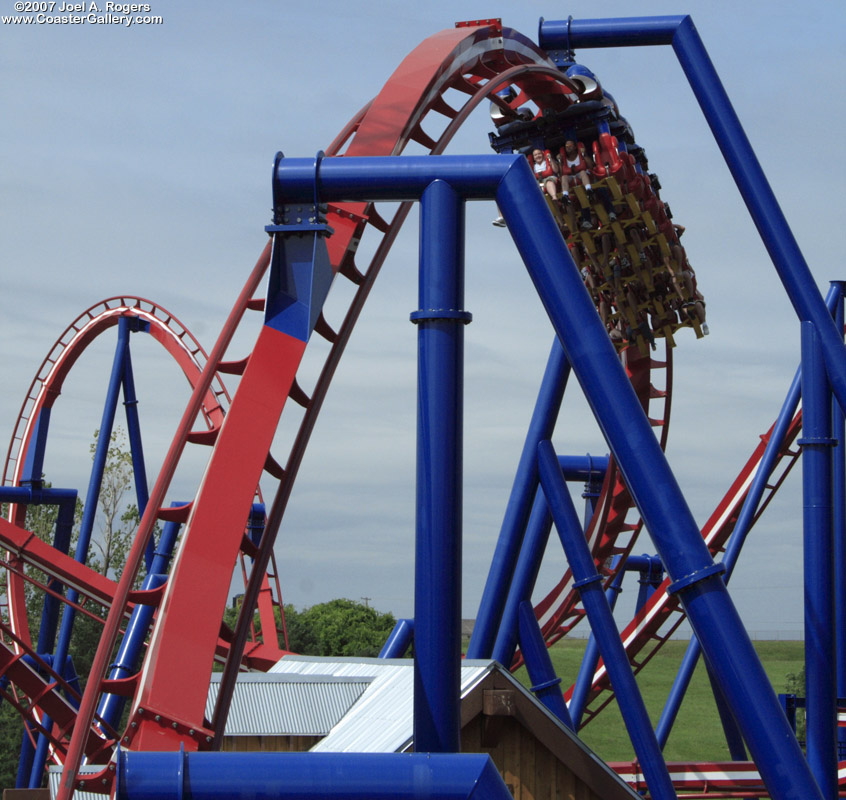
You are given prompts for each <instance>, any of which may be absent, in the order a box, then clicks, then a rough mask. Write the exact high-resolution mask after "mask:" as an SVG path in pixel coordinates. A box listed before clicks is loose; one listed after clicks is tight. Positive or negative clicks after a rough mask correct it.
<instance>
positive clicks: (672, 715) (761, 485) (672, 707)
mask: <svg viewBox="0 0 846 800" xmlns="http://www.w3.org/2000/svg"><path fill="white" fill-rule="evenodd" d="M825 305H826V308H827V309H828V310H829V311H830V312H831V313H835V310H836V309H839V310H840V313H841V316H842V308H843V287H842V285H841V284H840V283H839V282H832V285H831V288H830V289H829V292H828V294H827V295H826V298H825ZM838 326H839V328H840V329H842V328H843V322H842V319H841V321H840V322H839V323H838ZM800 378H801V369H797V370H796V375H795V376H794V378H793V381H792V383H791V384H790V389H788V391H787V396H786V397H785V398H784V402H783V403H782V406H781V410H780V411H779V414H778V417H777V418H776V421H775V424H774V425H773V428H772V431H771V432H770V438H769V441H768V442H767V446H766V448H764V454H763V455H762V456H761V461H760V463H759V464H758V469H757V470H756V471H755V477H754V478H753V479H752V483H751V484H750V485H749V490H748V491H747V493H746V499H745V500H744V501H743V508H742V509H741V510H740V514H739V515H738V517H737V522H736V523H735V525H734V530H733V531H732V534H731V539H729V543H728V547H726V553H725V556H723V561H722V563H723V564H725V566H726V574H725V582H726V583H728V582H729V580H730V579H731V574H732V572H733V571H734V566H735V564H736V563H737V560H738V558H740V551H741V549H742V548H743V543H744V542H745V541H746V536H747V535H748V534H749V531H750V530H751V528H752V524H753V522H754V519H755V514H756V513H757V511H758V506H759V504H760V502H761V498H762V497H763V495H764V490H765V489H766V488H767V483H768V482H769V479H770V475H771V474H772V471H773V468H774V467H775V462H776V458H778V454H779V451H780V450H781V447H782V444H783V443H784V437H785V435H786V434H787V429H788V428H789V427H790V423H791V421H792V420H793V416H794V415H795V414H796V409H797V408H798V406H799V383H800ZM834 410H835V413H837V412H838V411H839V406H836V405H835V407H834ZM841 416H842V415H841ZM836 512H837V505H835V513H836ZM836 544H837V541H836V540H835V545H836ZM844 561H846V548H844ZM844 590H846V584H844ZM844 607H846V601H844ZM838 646H839V645H838ZM701 652H702V648H701V647H700V645H699V641H698V640H697V638H696V637H695V636H693V637H692V638H691V640H690V643H689V644H688V647H687V651H686V652H685V655H684V658H683V659H682V663H681V666H680V667H679V671H678V674H677V675H676V679H675V681H673V686H672V688H671V689H670V694H669V695H668V697H667V702H666V703H665V704H664V710H663V711H662V712H661V719H660V720H659V721H658V725H657V727H656V729H655V730H656V733H657V735H658V741H659V742H660V744H661V747H662V748H663V747H664V745H665V744H666V743H667V739H668V738H669V735H670V731H671V730H672V727H673V723H674V722H675V719H676V716H677V714H678V712H679V707H680V706H681V703H682V700H683V699H684V695H685V692H686V691H687V687H688V685H689V684H690V679H691V677H692V675H693V671H694V669H695V668H696V663H697V661H698V660H699V655H700V653H701ZM844 688H846V680H844ZM838 691H840V690H839V688H838ZM840 696H841V697H842V696H843V695H840Z"/></svg>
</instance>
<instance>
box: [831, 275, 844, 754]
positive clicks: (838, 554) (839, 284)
mask: <svg viewBox="0 0 846 800" xmlns="http://www.w3.org/2000/svg"><path fill="white" fill-rule="evenodd" d="M843 290H844V282H843V281H832V282H831V291H832V292H836V294H837V305H836V307H835V311H834V324H835V325H836V326H837V330H839V331H842V330H843V322H844V311H843ZM831 432H832V436H833V437H834V439H835V440H836V442H837V444H836V445H835V446H834V453H833V458H834V464H833V470H834V520H833V525H834V604H835V617H834V619H835V623H834V624H835V633H834V638H835V642H836V645H837V697H838V699H839V698H841V697H846V415H844V414H843V410H842V409H841V408H840V406H839V405H838V404H837V403H833V404H832V421H831ZM837 742H838V748H837V750H838V760H839V759H840V752H841V750H842V748H843V747H844V744H846V728H841V727H840V725H838V726H837Z"/></svg>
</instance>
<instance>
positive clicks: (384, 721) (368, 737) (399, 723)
mask: <svg viewBox="0 0 846 800" xmlns="http://www.w3.org/2000/svg"><path fill="white" fill-rule="evenodd" d="M495 668H496V662H494V661H471V660H465V661H462V663H461V696H462V697H464V696H465V695H466V694H468V693H469V692H470V691H471V690H472V689H473V687H474V686H475V685H476V684H477V683H478V682H479V681H480V680H482V678H484V677H485V675H487V674H488V672H490V671H491V670H492V669H495ZM270 672H271V673H274V674H280V673H289V674H298V675H320V674H323V675H332V676H334V677H339V678H352V677H370V678H372V680H371V681H370V684H369V685H368V687H367V689H366V691H365V692H364V694H363V695H362V696H361V697H360V698H359V700H358V702H356V703H355V705H353V706H352V708H350V710H349V712H348V713H347V714H346V715H345V716H344V717H343V718H342V719H340V720H339V721H338V723H337V724H336V725H335V726H334V727H333V728H332V730H331V731H330V733H329V735H328V736H326V738H325V739H322V740H321V741H319V742H318V743H317V744H316V745H315V746H314V747H312V750H313V751H322V752H334V753H345V752H346V753H393V752H399V751H402V750H405V749H407V748H408V747H409V746H410V744H411V741H412V733H413V723H412V720H413V708H414V662H413V660H412V659H408V658H393V659H386V658H370V659H362V658H350V659H344V658H328V657H327V658H320V657H317V656H285V658H283V659H282V660H281V661H278V662H277V663H276V664H275V665H274V666H273V667H271V669H270Z"/></svg>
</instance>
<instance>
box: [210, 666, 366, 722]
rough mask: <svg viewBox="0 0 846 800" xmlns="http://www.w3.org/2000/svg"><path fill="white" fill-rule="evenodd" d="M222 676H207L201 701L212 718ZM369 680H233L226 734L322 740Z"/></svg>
mask: <svg viewBox="0 0 846 800" xmlns="http://www.w3.org/2000/svg"><path fill="white" fill-rule="evenodd" d="M220 676H221V673H219V672H218V673H215V674H213V675H212V681H211V685H210V686H209V694H208V698H207V700H206V717H208V718H209V719H211V716H212V713H213V711H214V704H215V701H216V700H217V695H218V691H219V689H220ZM369 683H370V679H369V678H362V677H333V676H330V675H313V676H309V675H290V674H285V673H274V674H265V673H244V674H242V675H239V676H238V680H237V682H236V684H235V691H234V693H233V695H232V702H231V704H230V706H229V716H228V717H227V719H226V729H225V731H224V735H225V736H257V735H286V734H287V735H292V736H325V735H326V734H327V733H329V731H330V730H331V729H332V727H333V726H334V725H335V724H336V723H337V722H338V720H339V719H341V717H343V716H344V714H346V713H347V711H348V710H349V708H350V707H351V706H352V705H353V704H354V703H355V701H356V700H358V698H359V697H361V695H362V694H363V693H364V691H365V689H366V688H367V686H368V685H369Z"/></svg>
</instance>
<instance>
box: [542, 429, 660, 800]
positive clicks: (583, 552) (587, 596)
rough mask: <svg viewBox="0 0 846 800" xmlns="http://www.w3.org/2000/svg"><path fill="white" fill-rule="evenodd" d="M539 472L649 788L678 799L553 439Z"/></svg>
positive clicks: (655, 793)
mask: <svg viewBox="0 0 846 800" xmlns="http://www.w3.org/2000/svg"><path fill="white" fill-rule="evenodd" d="M538 472H539V475H540V481H541V486H543V492H544V494H545V495H546V501H547V503H549V508H550V510H551V511H552V517H553V519H554V520H555V527H556V528H557V529H558V536H559V538H560V539H561V544H562V545H563V546H564V552H565V553H566V554H567V562H568V563H569V565H570V569H571V570H572V571H573V578H574V579H575V583H574V586H575V587H576V588H577V589H578V590H579V596H580V597H581V600H582V605H583V606H584V608H585V613H586V614H587V617H588V621H589V622H590V627H591V630H592V631H593V634H594V636H595V637H596V641H597V644H598V645H599V650H600V652H601V653H602V659H603V661H604V662H605V667H606V669H607V670H608V675H609V677H610V678H611V685H612V686H613V687H614V691H615V692H616V694H617V697H618V698H619V701H620V702H619V705H620V711H621V712H622V715H623V721H624V722H625V724H626V730H627V731H628V733H629V737H630V738H631V740H632V745H633V747H634V750H635V755H636V756H637V758H638V761H640V765H641V767H642V768H643V774H644V775H645V776H646V782H647V784H648V785H649V793H650V795H651V796H652V797H653V798H657V800H665V799H666V800H670V798H672V800H675V797H676V793H675V791H674V790H673V782H672V781H671V780H670V774H669V772H667V765H666V764H665V763H664V759H663V758H662V756H661V749H660V748H659V747H658V741H657V740H656V738H655V732H654V731H653V730H652V726H651V725H650V722H649V714H648V712H647V710H646V705H645V704H644V702H643V697H642V696H641V694H640V690H639V689H638V687H637V683H636V682H635V678H634V673H632V668H631V665H630V664H629V661H628V659H627V658H626V651H625V649H624V648H623V643H622V641H621V640H620V634H619V633H618V631H617V626H616V625H615V624H614V615H613V614H612V613H611V608H610V606H609V605H608V601H607V600H606V598H605V593H604V591H603V589H602V576H601V575H600V574H599V573H598V572H597V571H596V565H595V564H594V563H593V557H592V556H591V554H590V550H589V549H588V546H587V542H586V541H585V538H584V533H583V531H582V527H581V525H580V524H579V516H578V514H577V513H576V507H575V506H574V505H573V500H572V498H571V497H570V493H569V492H568V491H567V485H566V484H565V483H564V478H563V477H562V475H561V470H560V469H559V466H558V460H557V459H556V457H555V451H554V450H553V448H552V444H551V443H550V442H549V441H548V440H547V441H543V442H541V443H540V444H539V445H538Z"/></svg>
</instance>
